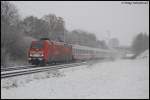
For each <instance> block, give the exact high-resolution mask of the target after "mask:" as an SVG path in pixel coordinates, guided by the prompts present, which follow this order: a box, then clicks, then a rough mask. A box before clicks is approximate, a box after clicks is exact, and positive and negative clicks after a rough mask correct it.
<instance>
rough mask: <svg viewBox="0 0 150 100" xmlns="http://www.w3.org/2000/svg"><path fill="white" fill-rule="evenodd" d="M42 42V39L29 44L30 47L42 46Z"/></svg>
mask: <svg viewBox="0 0 150 100" xmlns="http://www.w3.org/2000/svg"><path fill="white" fill-rule="evenodd" d="M43 45H44V44H43V42H42V41H37V42H34V43H33V44H32V45H31V48H43Z"/></svg>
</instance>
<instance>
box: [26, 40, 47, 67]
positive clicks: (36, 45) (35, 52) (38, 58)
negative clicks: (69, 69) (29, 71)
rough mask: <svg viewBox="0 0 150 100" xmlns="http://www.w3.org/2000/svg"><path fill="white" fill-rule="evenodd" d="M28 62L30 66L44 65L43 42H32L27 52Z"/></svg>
mask: <svg viewBox="0 0 150 100" xmlns="http://www.w3.org/2000/svg"><path fill="white" fill-rule="evenodd" d="M28 62H29V63H31V64H35V65H38V64H44V63H45V60H44V41H33V42H32V44H31V47H30V49H29V52H28Z"/></svg>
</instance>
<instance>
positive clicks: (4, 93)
mask: <svg viewBox="0 0 150 100" xmlns="http://www.w3.org/2000/svg"><path fill="white" fill-rule="evenodd" d="M56 73H57V74H56V75H54V74H53V75H54V77H46V78H38V77H41V76H40V75H38V76H37V78H36V79H33V80H28V81H29V82H27V83H26V84H23V85H18V86H14V87H9V88H6V87H3V86H2V85H1V98H2V99H8V98H26V99H27V98H32V99H39V98H45V99H48V98H49V99H51V98H62V99H64V98H73V99H78V98H81V99H88V98H100V99H103V98H108V99H109V98H134V99H139V98H146V99H148V98H149V58H141V59H135V60H116V61H109V62H99V63H95V64H90V65H82V66H79V67H77V68H68V69H61V70H58V71H56ZM30 77H31V76H30ZM22 78H23V77H22ZM22 78H21V77H20V80H21V79H22ZM1 82H2V80H1Z"/></svg>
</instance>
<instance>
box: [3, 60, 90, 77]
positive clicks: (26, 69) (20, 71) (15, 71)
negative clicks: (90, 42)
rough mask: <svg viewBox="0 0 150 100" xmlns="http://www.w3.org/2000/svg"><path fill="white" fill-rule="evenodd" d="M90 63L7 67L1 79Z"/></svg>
mask: <svg viewBox="0 0 150 100" xmlns="http://www.w3.org/2000/svg"><path fill="white" fill-rule="evenodd" d="M85 64H88V62H81V63H72V64H63V65H53V66H44V67H34V66H33V65H29V66H23V67H20V68H19V67H16V68H12V67H11V68H7V69H1V70H3V71H1V79H2V78H8V77H14V76H20V75H26V74H32V73H38V72H44V71H49V70H54V69H63V68H69V67H76V66H80V65H85Z"/></svg>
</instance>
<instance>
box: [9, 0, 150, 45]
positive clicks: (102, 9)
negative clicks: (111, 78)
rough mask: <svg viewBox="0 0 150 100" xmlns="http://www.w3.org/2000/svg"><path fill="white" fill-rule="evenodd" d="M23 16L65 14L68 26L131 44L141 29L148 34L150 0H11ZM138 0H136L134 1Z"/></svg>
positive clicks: (101, 37) (99, 37)
mask: <svg viewBox="0 0 150 100" xmlns="http://www.w3.org/2000/svg"><path fill="white" fill-rule="evenodd" d="M11 2H12V3H13V4H15V5H16V7H17V8H18V10H19V13H20V15H21V16H22V18H24V17H26V16H30V15H33V16H36V17H38V18H41V17H42V16H43V15H46V14H49V13H51V14H55V15H56V16H60V17H63V18H64V20H65V23H66V28H67V30H73V29H82V30H87V31H89V32H92V33H94V34H95V35H96V36H97V38H98V39H107V38H108V39H109V38H112V37H116V38H118V39H119V41H120V44H122V45H130V43H131V42H132V39H133V37H134V36H135V35H136V34H138V33H139V32H147V34H149V33H148V32H149V2H146V1H144V2H145V3H146V4H133V3H132V2H133V1H130V2H131V3H132V4H125V3H124V2H125V1H106V2H104V1H11ZM134 2H135V1H134Z"/></svg>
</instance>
